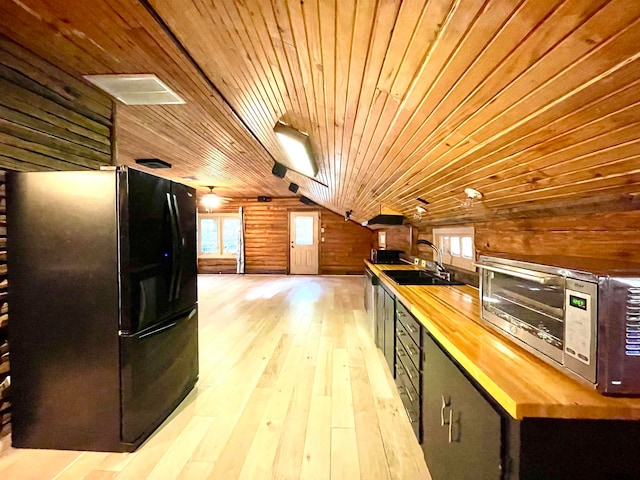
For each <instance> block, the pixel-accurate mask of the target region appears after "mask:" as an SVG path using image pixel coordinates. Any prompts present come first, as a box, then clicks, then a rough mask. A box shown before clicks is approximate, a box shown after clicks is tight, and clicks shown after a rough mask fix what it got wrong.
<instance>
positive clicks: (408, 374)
mask: <svg viewBox="0 0 640 480" xmlns="http://www.w3.org/2000/svg"><path fill="white" fill-rule="evenodd" d="M405 373H406V374H407V377H409V378H410V379H411V380H413V375H411V372H410V371H409V369H408V368H407V369H405Z"/></svg>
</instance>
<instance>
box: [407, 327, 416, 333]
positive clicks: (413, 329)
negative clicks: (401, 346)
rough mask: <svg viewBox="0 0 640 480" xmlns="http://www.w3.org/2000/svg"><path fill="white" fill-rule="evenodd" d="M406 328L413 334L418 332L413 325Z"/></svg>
mask: <svg viewBox="0 0 640 480" xmlns="http://www.w3.org/2000/svg"><path fill="white" fill-rule="evenodd" d="M406 327H407V328H408V329H409V331H410V332H411V333H416V332H417V330H416V328H415V327H414V326H413V325H406Z"/></svg>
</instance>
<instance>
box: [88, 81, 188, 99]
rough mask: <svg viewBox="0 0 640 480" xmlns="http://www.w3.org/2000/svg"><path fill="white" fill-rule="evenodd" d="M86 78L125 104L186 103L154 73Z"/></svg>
mask: <svg viewBox="0 0 640 480" xmlns="http://www.w3.org/2000/svg"><path fill="white" fill-rule="evenodd" d="M84 78H85V79H86V80H88V81H89V82H91V83H93V84H94V85H95V86H96V87H98V88H100V89H101V90H104V91H105V92H107V93H108V94H109V95H111V96H113V97H115V98H117V99H118V100H120V101H121V102H122V103H124V104H125V105H171V104H180V103H185V102H184V100H182V98H180V97H179V96H178V94H177V93H175V92H174V91H173V90H171V89H170V88H169V87H167V86H166V85H165V84H164V83H163V82H162V80H160V79H159V78H158V77H156V76H155V75H153V74H136V75H130V74H123V75H85V76H84Z"/></svg>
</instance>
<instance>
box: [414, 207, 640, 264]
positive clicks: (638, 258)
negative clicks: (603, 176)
mask: <svg viewBox="0 0 640 480" xmlns="http://www.w3.org/2000/svg"><path fill="white" fill-rule="evenodd" d="M473 225H474V227H475V247H476V256H477V255H480V254H483V253H484V254H489V255H490V254H492V253H507V254H513V255H514V256H517V255H571V256H579V257H587V258H597V259H610V260H619V261H629V262H637V263H640V210H629V211H619V212H599V213H589V214H581V215H578V214H571V215H556V216H549V217H532V218H521V219H513V220H494V221H486V222H475V223H474V224H473ZM419 237H420V238H426V239H428V240H431V239H432V228H431V227H420V229H419ZM419 247H420V248H419V249H418V250H419V256H420V257H422V258H431V257H432V250H431V248H429V247H426V246H423V245H420V246H419Z"/></svg>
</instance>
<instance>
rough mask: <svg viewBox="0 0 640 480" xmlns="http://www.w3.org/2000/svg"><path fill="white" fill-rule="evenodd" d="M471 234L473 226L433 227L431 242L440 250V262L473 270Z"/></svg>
mask: <svg viewBox="0 0 640 480" xmlns="http://www.w3.org/2000/svg"><path fill="white" fill-rule="evenodd" d="M473 234H474V230H473V227H444V228H434V229H433V243H434V244H435V245H437V246H438V247H439V248H440V249H441V250H442V263H444V264H445V265H451V266H454V267H458V268H463V269H465V270H470V271H472V272H475V271H476V265H475V259H476V250H475V247H474V244H473Z"/></svg>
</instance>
